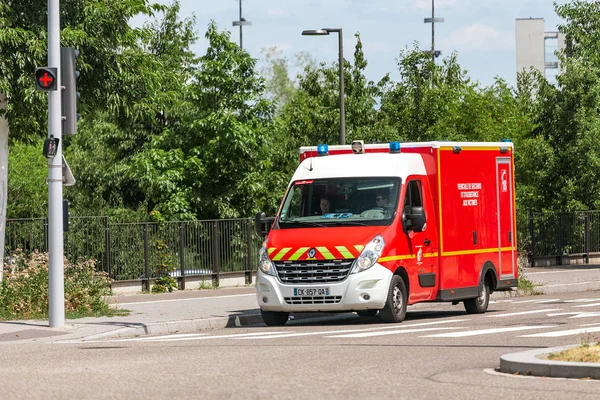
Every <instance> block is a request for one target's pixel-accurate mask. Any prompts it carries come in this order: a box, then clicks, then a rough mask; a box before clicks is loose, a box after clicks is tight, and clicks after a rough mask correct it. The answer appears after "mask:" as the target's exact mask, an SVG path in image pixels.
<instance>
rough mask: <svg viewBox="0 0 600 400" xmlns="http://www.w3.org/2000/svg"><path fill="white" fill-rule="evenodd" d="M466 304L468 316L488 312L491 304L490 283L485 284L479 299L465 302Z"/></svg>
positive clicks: (485, 282)
mask: <svg viewBox="0 0 600 400" xmlns="http://www.w3.org/2000/svg"><path fill="white" fill-rule="evenodd" d="M464 304H465V310H467V314H483V313H484V312H486V311H487V308H488V305H489V304H490V285H489V284H488V282H487V281H484V282H483V287H482V288H481V293H480V294H479V296H478V297H476V298H474V299H468V300H465V301H464Z"/></svg>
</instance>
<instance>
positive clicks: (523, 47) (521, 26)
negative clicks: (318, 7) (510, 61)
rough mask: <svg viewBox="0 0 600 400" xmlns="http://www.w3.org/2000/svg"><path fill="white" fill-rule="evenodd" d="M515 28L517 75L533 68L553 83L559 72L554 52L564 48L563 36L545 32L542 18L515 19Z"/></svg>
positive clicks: (558, 33)
mask: <svg viewBox="0 0 600 400" xmlns="http://www.w3.org/2000/svg"><path fill="white" fill-rule="evenodd" d="M515 27H516V34H515V37H516V45H517V73H519V72H521V71H523V70H529V68H530V67H534V68H535V69H537V70H538V71H540V72H541V73H543V74H544V76H545V77H546V79H548V81H549V82H551V83H555V82H556V75H558V74H559V73H560V72H561V69H560V65H559V63H558V57H557V56H556V51H557V50H562V49H564V48H565V36H564V34H563V33H561V32H556V31H554V32H548V31H546V30H545V28H544V19H543V18H517V20H516V24H515Z"/></svg>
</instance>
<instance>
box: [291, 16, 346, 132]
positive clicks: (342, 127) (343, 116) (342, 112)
mask: <svg viewBox="0 0 600 400" xmlns="http://www.w3.org/2000/svg"><path fill="white" fill-rule="evenodd" d="M331 32H337V33H338V36H339V47H340V48H339V57H340V60H339V64H340V144H346V112H345V110H344V43H343V39H342V28H323V29H315V30H307V31H302V35H304V36H325V35H329V33H331Z"/></svg>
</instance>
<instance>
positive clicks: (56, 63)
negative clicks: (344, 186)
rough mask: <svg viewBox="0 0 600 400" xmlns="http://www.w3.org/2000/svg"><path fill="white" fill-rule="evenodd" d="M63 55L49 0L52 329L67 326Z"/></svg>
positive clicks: (56, 10)
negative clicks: (54, 143)
mask: <svg viewBox="0 0 600 400" xmlns="http://www.w3.org/2000/svg"><path fill="white" fill-rule="evenodd" d="M60 57H61V50H60V2H59V0H48V66H49V67H56V68H58V73H57V74H56V75H57V76H56V79H57V90H53V91H50V92H48V137H51V136H53V137H54V138H56V139H58V149H57V151H56V155H55V156H54V157H51V158H49V159H48V257H49V274H48V289H49V290H48V301H49V307H48V316H49V324H50V327H51V328H62V327H64V325H65V283H64V265H63V255H64V244H63V218H62V211H63V210H62V207H63V206H62V196H63V194H62V190H63V177H62V140H61V136H62V111H61V95H62V92H61V87H62V80H61V70H60V68H61V63H60Z"/></svg>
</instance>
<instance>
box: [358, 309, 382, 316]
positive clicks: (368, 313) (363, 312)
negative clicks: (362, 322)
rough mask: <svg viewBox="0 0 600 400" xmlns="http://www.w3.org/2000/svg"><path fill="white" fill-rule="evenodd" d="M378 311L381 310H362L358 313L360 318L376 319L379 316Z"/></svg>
mask: <svg viewBox="0 0 600 400" xmlns="http://www.w3.org/2000/svg"><path fill="white" fill-rule="evenodd" d="M377 311H379V310H360V311H357V312H356V313H357V314H358V316H359V317H374V316H375V315H377Z"/></svg>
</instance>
